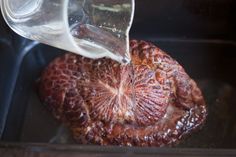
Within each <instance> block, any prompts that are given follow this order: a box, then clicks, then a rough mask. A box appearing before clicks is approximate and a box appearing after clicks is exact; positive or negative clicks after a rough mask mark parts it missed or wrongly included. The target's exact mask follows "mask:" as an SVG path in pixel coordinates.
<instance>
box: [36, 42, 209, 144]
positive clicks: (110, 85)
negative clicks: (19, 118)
mask: <svg viewBox="0 0 236 157" xmlns="http://www.w3.org/2000/svg"><path fill="white" fill-rule="evenodd" d="M130 47H131V56H132V63H130V64H128V65H121V64H119V63H117V62H115V61H112V60H111V59H107V58H103V59H97V60H91V59H87V58H84V57H81V56H78V55H75V54H71V53H67V54H65V55H64V56H62V57H59V58H56V59H55V60H54V61H53V62H51V63H50V65H49V66H48V67H47V68H46V70H45V71H44V72H43V75H42V77H41V81H40V88H39V93H40V97H41V100H42V101H43V103H44V104H46V106H47V107H48V108H49V109H50V111H51V112H52V113H53V115H54V116H55V117H56V118H57V119H59V120H61V121H62V122H63V123H65V124H66V125H67V126H68V127H69V128H70V130H71V131H72V134H73V137H74V138H75V140H76V141H77V142H79V143H83V144H100V145H126V146H165V145H172V144H175V143H178V141H180V139H181V138H182V137H183V136H184V135H187V134H190V133H191V132H192V131H194V130H196V129H198V128H199V127H200V126H201V125H202V124H203V122H204V120H205V118H206V105H205V101H204V98H203V96H202V93H201V91H200V89H199V88H198V87H197V85H196V83H195V82H194V81H193V80H192V79H191V78H190V77H189V76H188V75H187V74H186V72H185V71H184V69H183V68H182V67H181V66H180V65H179V64H178V63H177V62H176V61H175V60H174V59H172V58H171V57H170V56H169V55H167V54H166V53H165V52H163V51H162V50H160V49H159V48H157V47H156V46H154V45H153V44H151V43H148V42H145V41H136V40H132V41H131V42H130Z"/></svg>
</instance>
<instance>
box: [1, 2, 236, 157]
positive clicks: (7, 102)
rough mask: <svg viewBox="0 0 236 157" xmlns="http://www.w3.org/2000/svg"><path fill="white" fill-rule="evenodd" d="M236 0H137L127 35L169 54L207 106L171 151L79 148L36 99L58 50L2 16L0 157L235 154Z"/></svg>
mask: <svg viewBox="0 0 236 157" xmlns="http://www.w3.org/2000/svg"><path fill="white" fill-rule="evenodd" d="M235 19H236V1H235V0H145V1H144V0H136V13H135V19H134V24H133V26H132V29H131V33H130V35H131V38H132V39H143V40H147V41H150V42H153V43H154V44H156V45H157V46H158V47H159V48H161V49H163V50H164V51H167V52H168V53H169V54H170V55H171V56H172V57H173V58H175V59H176V60H177V61H178V62H179V63H180V64H181V65H182V66H183V67H184V68H185V70H186V71H187V73H188V74H189V75H190V76H191V77H192V78H193V79H194V80H196V82H197V83H198V85H199V87H200V88H201V90H202V91H203V94H204V97H205V100H206V102H207V105H208V117H207V121H206V124H205V125H204V127H203V128H202V130H201V131H198V132H196V133H193V134H191V135H190V136H189V137H188V138H186V139H185V140H183V141H182V142H181V143H180V144H179V145H177V146H175V147H174V148H131V147H115V146H105V147H104V146H92V145H91V146H90V145H77V144H75V143H74V141H73V139H72V138H71V136H70V134H69V133H68V130H67V129H66V128H65V127H64V126H63V125H61V124H60V123H59V122H57V121H56V120H55V119H54V118H53V117H52V116H51V114H50V113H49V112H48V111H47V110H46V109H45V108H44V107H43V105H42V104H41V102H40V101H39V98H38V96H37V80H38V79H39V76H40V74H41V72H42V70H43V69H44V68H45V67H46V66H47V64H48V63H49V62H50V61H51V60H52V59H53V58H55V57H57V56H59V55H62V54H63V53H65V52H64V51H62V50H59V49H56V48H52V47H50V46H47V45H43V44H39V43H37V42H34V41H30V40H27V39H24V38H22V37H20V36H18V35H17V34H15V33H14V32H12V31H11V30H10V29H9V28H8V26H7V25H6V24H5V23H4V20H3V18H2V17H0V156H27V157H28V156H29V157H31V156H42V157H47V156H56V155H57V156H62V157H64V156H72V157H73V156H77V155H81V156H84V157H87V156H111V155H112V156H154V155H156V156H236V23H235Z"/></svg>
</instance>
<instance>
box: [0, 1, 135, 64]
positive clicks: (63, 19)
mask: <svg viewBox="0 0 236 157" xmlns="http://www.w3.org/2000/svg"><path fill="white" fill-rule="evenodd" d="M1 10H2V14H3V17H4V19H5V20H6V22H7V23H8V25H9V26H10V27H11V28H12V29H13V30H14V31H15V32H16V33H18V34H19V35H21V36H23V37H26V38H29V39H32V40H36V41H39V42H41V43H45V44H48V45H51V46H54V47H57V48H61V49H65V50H68V51H70V52H74V53H77V54H80V55H83V56H85V57H89V58H101V57H110V58H112V59H114V60H117V61H119V62H127V61H129V59H130V56H129V44H128V41H129V30H130V27H131V24H132V21H133V14H134V0H1Z"/></svg>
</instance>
